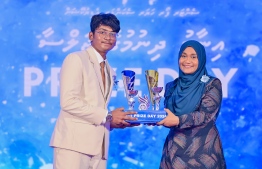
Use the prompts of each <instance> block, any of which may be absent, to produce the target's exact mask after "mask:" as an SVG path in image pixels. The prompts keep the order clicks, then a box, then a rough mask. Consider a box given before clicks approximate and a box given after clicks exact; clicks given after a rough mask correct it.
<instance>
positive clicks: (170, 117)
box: [157, 109, 179, 127]
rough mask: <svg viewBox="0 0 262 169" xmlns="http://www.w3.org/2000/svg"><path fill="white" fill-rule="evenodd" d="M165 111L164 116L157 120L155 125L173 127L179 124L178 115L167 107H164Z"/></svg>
mask: <svg viewBox="0 0 262 169" xmlns="http://www.w3.org/2000/svg"><path fill="white" fill-rule="evenodd" d="M164 110H165V111H166V112H167V116H166V118H164V119H163V120H162V121H160V122H158V123H157V125H163V126H165V127H174V126H178V125H179V118H178V116H176V115H174V114H173V113H172V112H171V111H170V110H169V109H164Z"/></svg>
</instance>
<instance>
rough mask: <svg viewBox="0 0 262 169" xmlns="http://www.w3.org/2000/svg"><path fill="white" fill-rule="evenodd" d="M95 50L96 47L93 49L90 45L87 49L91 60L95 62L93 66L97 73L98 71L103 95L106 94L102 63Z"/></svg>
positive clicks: (97, 75) (97, 74)
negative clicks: (101, 69)
mask: <svg viewBox="0 0 262 169" xmlns="http://www.w3.org/2000/svg"><path fill="white" fill-rule="evenodd" d="M93 50H94V49H92V47H91V46H90V47H89V48H88V49H87V52H88V53H89V56H90V61H91V62H92V63H93V67H94V70H95V73H96V77H97V80H98V82H99V86H100V90H101V92H102V93H103V96H105V91H104V85H103V80H102V76H101V71H100V64H99V63H98V60H97V58H96V55H95V53H94V51H93ZM104 98H105V97H104Z"/></svg>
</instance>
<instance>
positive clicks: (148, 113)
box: [122, 70, 166, 124]
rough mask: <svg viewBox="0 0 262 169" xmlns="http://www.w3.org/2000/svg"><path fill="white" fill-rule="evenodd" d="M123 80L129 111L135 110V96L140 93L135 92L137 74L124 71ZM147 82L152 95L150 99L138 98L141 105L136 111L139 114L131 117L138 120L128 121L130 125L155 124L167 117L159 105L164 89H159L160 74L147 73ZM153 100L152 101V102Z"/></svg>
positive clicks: (145, 96)
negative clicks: (151, 106)
mask: <svg viewBox="0 0 262 169" xmlns="http://www.w3.org/2000/svg"><path fill="white" fill-rule="evenodd" d="M122 78H123V83H124V88H125V93H126V98H127V101H128V106H129V108H128V109H129V110H134V103H135V98H134V97H135V96H136V95H137V93H138V91H137V90H134V83H135V72H134V71H131V70H124V71H122ZM146 80H147V84H148V89H149V93H150V99H149V97H148V96H147V95H144V96H143V97H141V96H138V101H139V103H140V105H139V107H138V109H139V110H134V111H136V112H137V114H132V115H129V116H131V117H135V118H137V119H138V120H136V121H132V120H126V121H127V122H129V123H142V124H154V123H157V122H159V121H161V120H162V119H164V118H165V117H166V112H165V111H159V103H160V99H161V96H159V93H160V92H161V91H162V89H163V87H157V82H158V72H157V71H155V70H147V71H146ZM150 100H151V101H150ZM150 102H151V103H152V105H153V110H148V109H149V107H150Z"/></svg>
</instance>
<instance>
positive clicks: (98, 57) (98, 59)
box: [92, 46, 106, 63]
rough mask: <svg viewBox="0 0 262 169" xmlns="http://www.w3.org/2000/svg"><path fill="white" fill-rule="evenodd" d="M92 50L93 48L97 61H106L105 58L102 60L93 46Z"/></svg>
mask: <svg viewBox="0 0 262 169" xmlns="http://www.w3.org/2000/svg"><path fill="white" fill-rule="evenodd" d="M92 48H93V46H92ZM93 50H94V52H95V55H96V58H97V61H98V63H101V62H103V61H106V60H104V59H103V57H102V56H101V55H100V54H99V53H98V52H97V51H96V50H95V48H93Z"/></svg>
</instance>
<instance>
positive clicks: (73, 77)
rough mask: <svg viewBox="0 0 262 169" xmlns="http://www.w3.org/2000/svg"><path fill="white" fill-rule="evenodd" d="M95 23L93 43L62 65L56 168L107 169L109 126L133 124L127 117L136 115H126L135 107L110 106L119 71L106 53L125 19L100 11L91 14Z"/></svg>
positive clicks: (54, 138)
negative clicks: (108, 108) (126, 110)
mask: <svg viewBox="0 0 262 169" xmlns="http://www.w3.org/2000/svg"><path fill="white" fill-rule="evenodd" d="M90 27H91V31H90V32H89V39H90V41H91V46H90V47H88V48H87V49H86V50H85V51H80V52H74V53H71V54H69V55H68V56H67V57H66V58H65V60H64V62H63V65H62V67H61V72H60V105H61V111H60V114H59V117H58V119H57V122H56V126H55V129H54V133H53V135H52V138H51V143H50V146H52V147H54V169H105V168H106V161H107V156H108V146H109V131H110V128H111V129H112V128H125V127H129V126H132V125H130V124H129V123H127V122H126V121H125V120H136V118H132V117H130V116H127V115H128V114H135V112H124V108H117V109H115V110H113V111H112V112H108V110H107V105H108V102H109V99H110V95H111V91H112V87H113V84H114V79H113V76H115V73H114V71H113V69H112V68H111V67H110V65H109V64H108V62H107V60H106V57H107V52H108V51H110V50H111V49H112V48H113V47H114V46H115V44H116V37H117V33H118V32H119V30H120V22H119V20H118V19H117V18H116V16H115V15H113V14H103V13H101V14H98V15H94V16H93V17H92V19H91V23H90ZM103 65H104V67H103ZM101 66H102V67H101Z"/></svg>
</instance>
